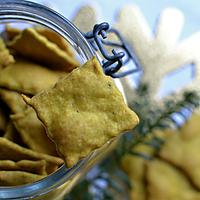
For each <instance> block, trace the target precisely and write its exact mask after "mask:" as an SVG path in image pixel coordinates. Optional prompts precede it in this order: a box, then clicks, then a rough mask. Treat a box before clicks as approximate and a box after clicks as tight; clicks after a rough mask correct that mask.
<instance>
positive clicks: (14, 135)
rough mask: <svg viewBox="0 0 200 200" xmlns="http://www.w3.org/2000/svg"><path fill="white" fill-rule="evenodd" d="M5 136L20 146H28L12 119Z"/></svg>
mask: <svg viewBox="0 0 200 200" xmlns="http://www.w3.org/2000/svg"><path fill="white" fill-rule="evenodd" d="M3 137H4V138H6V139H8V140H10V141H12V142H14V143H16V144H19V145H20V146H26V145H25V144H24V142H23V141H22V138H21V136H20V134H19V132H18V131H17V130H16V128H15V126H14V124H13V123H12V121H9V122H8V125H7V127H6V131H5V134H4V135H3Z"/></svg>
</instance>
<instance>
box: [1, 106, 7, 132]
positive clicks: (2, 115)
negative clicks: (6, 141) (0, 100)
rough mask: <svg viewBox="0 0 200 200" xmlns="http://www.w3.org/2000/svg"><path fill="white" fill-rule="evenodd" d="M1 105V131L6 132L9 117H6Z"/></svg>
mask: <svg viewBox="0 0 200 200" xmlns="http://www.w3.org/2000/svg"><path fill="white" fill-rule="evenodd" d="M1 106H2V105H1V104H0V131H3V132H4V131H5V130H6V126H7V117H6V115H5V111H4V110H3V109H2V108H1Z"/></svg>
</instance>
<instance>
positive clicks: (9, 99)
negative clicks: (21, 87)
mask: <svg viewBox="0 0 200 200" xmlns="http://www.w3.org/2000/svg"><path fill="white" fill-rule="evenodd" d="M0 98H1V99H2V101H3V102H4V103H5V104H6V105H7V106H8V107H9V108H10V110H11V113H18V112H23V111H25V110H26V109H27V107H28V106H27V104H26V103H25V102H24V100H23V98H22V96H21V94H19V93H18V92H15V91H11V90H6V89H1V88H0Z"/></svg>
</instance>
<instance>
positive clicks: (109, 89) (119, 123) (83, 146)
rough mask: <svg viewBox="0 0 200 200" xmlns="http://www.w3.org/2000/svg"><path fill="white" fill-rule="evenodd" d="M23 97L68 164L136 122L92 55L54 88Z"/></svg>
mask: <svg viewBox="0 0 200 200" xmlns="http://www.w3.org/2000/svg"><path fill="white" fill-rule="evenodd" d="M24 99H25V100H26V102H27V103H28V104H29V105H31V106H32V107H33V108H34V109H35V110H36V112H37V115H38V116H39V118H40V120H41V121H42V122H43V123H44V125H45V127H46V128H47V130H48V132H47V133H48V135H49V137H50V138H51V139H52V140H53V141H54V142H55V143H56V145H57V150H58V151H59V153H60V155H62V157H63V158H64V160H65V162H66V164H67V165H68V166H69V167H71V166H73V165H74V164H75V163H76V162H77V161H79V160H80V159H81V158H84V157H85V156H87V155H88V154H89V153H91V151H93V150H95V149H97V148H99V147H101V146H102V145H104V144H105V143H106V142H108V141H109V140H110V139H111V138H114V137H116V136H117V135H119V134H120V133H122V132H124V131H127V130H130V129H132V128H134V127H135V126H136V125H137V123H138V117H137V115H136V114H135V113H134V112H133V111H132V110H130V109H129V108H128V106H127V105H126V104H125V102H124V99H123V96H122V94H121V93H120V92H119V90H118V89H117V87H116V86H115V84H114V82H113V80H112V79H111V77H109V76H106V75H105V74H104V72H103V70H102V67H101V66H100V64H99V62H98V61H97V59H96V58H95V57H94V58H93V59H91V60H90V61H88V62H87V63H86V64H84V65H83V66H82V67H80V68H78V69H76V70H74V71H72V72H71V73H70V74H69V75H68V76H66V77H65V78H63V79H62V80H60V81H58V82H57V84H56V85H55V86H54V88H52V89H49V90H45V91H43V92H41V93H39V94H38V95H36V96H34V97H33V98H32V99H29V98H28V97H24Z"/></svg>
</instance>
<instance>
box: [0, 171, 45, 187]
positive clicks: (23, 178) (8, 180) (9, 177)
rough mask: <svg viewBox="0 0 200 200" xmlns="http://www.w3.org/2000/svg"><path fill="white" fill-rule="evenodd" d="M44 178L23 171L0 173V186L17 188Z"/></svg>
mask: <svg viewBox="0 0 200 200" xmlns="http://www.w3.org/2000/svg"><path fill="white" fill-rule="evenodd" d="M42 178H44V176H43V175H38V174H32V173H28V172H23V171H0V186H17V185H24V184H28V183H33V182H36V181H38V180H40V179H42Z"/></svg>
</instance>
